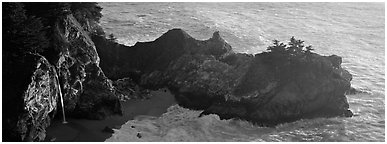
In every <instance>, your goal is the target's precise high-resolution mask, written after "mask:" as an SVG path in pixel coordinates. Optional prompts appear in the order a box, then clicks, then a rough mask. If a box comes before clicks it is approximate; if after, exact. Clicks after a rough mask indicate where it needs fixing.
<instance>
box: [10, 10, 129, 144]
mask: <svg viewBox="0 0 387 144" xmlns="http://www.w3.org/2000/svg"><path fill="white" fill-rule="evenodd" d="M53 23H54V24H53V27H52V28H51V29H52V35H51V36H52V37H51V38H52V39H51V41H52V43H53V48H50V49H49V50H48V51H47V52H46V53H44V55H45V56H47V58H48V60H47V59H46V58H45V57H43V56H40V55H31V54H27V56H25V57H23V59H20V60H13V59H12V60H11V59H7V58H6V59H5V60H4V61H5V63H4V66H5V69H6V70H5V71H3V72H4V73H3V78H4V80H5V81H4V83H5V85H3V90H4V93H3V114H4V115H3V134H4V135H3V136H4V141H43V140H44V139H45V129H46V128H47V127H48V126H49V125H50V122H51V120H52V119H53V117H54V116H55V115H58V116H59V115H61V113H58V114H56V110H57V108H58V105H59V104H60V102H59V101H58V100H59V98H58V97H59V92H60V91H61V92H62V94H63V98H64V107H65V112H66V116H68V117H78V118H89V119H102V118H105V117H106V116H107V115H111V114H122V111H121V104H120V102H119V99H118V97H117V96H116V95H115V90H114V87H113V86H112V84H111V81H110V80H109V79H107V77H106V76H105V75H104V73H103V72H102V70H101V68H100V67H99V57H98V54H97V51H96V48H95V45H94V43H93V41H92V40H91V39H90V37H89V36H88V34H89V33H88V32H85V31H84V28H83V27H82V26H81V25H80V24H79V23H78V22H77V20H76V19H75V18H74V17H73V16H72V15H71V14H69V15H67V16H64V17H63V18H60V19H57V20H56V21H54V22H53ZM7 57H9V56H7ZM60 117H61V116H60Z"/></svg>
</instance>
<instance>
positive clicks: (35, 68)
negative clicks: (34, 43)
mask: <svg viewBox="0 0 387 144" xmlns="http://www.w3.org/2000/svg"><path fill="white" fill-rule="evenodd" d="M24 61H25V62H22V63H19V64H16V63H15V65H14V66H21V67H20V70H27V71H25V73H27V74H26V75H19V77H21V78H20V79H11V81H12V80H15V82H13V83H12V82H11V83H5V84H6V85H7V86H5V87H3V88H4V91H5V92H4V95H3V102H5V103H3V114H4V115H3V136H4V138H5V140H6V141H42V140H44V138H45V129H46V128H47V127H48V126H49V125H50V122H51V120H52V119H53V118H54V115H55V113H56V110H57V101H58V97H59V87H58V86H59V85H58V81H57V79H56V71H55V68H54V66H52V65H51V64H50V63H49V62H48V61H47V60H46V59H45V58H44V57H42V56H40V55H27V56H26V57H25V59H24ZM22 66H24V67H22ZM30 72H32V73H30ZM17 74H20V73H19V72H18V71H14V75H7V76H10V77H11V78H12V77H14V76H17ZM26 78H27V79H30V80H24V81H28V82H30V83H29V84H28V85H27V87H18V86H20V85H19V84H18V83H20V82H21V81H19V82H17V81H16V80H22V79H26ZM5 79H6V80H5V82H7V81H8V80H10V79H9V78H5ZM19 92H23V93H22V94H20V93H19ZM11 99H12V100H13V101H11ZM4 130H5V131H4ZM4 132H5V133H4Z"/></svg>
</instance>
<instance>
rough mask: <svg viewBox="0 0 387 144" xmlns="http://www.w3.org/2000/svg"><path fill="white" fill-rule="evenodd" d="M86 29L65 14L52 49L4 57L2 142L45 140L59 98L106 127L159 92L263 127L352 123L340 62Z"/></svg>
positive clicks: (218, 41) (178, 36)
mask: <svg viewBox="0 0 387 144" xmlns="http://www.w3.org/2000/svg"><path fill="white" fill-rule="evenodd" d="M86 20H87V22H80V20H79V19H77V17H75V16H74V15H73V14H71V13H69V14H65V16H63V17H60V18H57V19H55V21H53V22H52V23H53V24H52V27H51V28H52V32H53V34H52V39H53V40H52V41H54V43H55V47H53V48H52V49H50V50H47V51H46V52H44V53H42V54H41V55H40V54H36V53H35V54H33V53H28V54H26V56H25V57H24V58H23V59H22V60H20V61H19V60H15V61H14V60H13V59H17V58H14V57H12V56H9V55H6V56H5V58H4V57H3V60H4V59H5V64H4V67H5V69H6V71H5V72H4V70H3V78H4V81H3V83H5V85H3V90H4V92H3V137H4V140H5V141H43V140H45V138H46V128H47V127H49V125H50V124H51V122H52V121H53V119H54V118H60V117H61V113H57V111H58V110H61V109H62V108H63V106H61V104H60V98H59V96H60V95H63V99H64V111H65V113H66V116H67V117H68V118H72V119H92V120H102V119H105V118H107V117H109V116H111V115H121V116H122V115H125V114H126V111H123V109H122V105H121V102H120V100H121V101H124V100H127V99H144V98H145V99H146V98H147V97H146V95H147V93H149V92H150V90H158V89H161V88H165V87H166V88H168V89H170V90H171V93H172V94H173V95H174V97H175V98H176V101H177V103H178V104H179V105H181V106H183V107H186V108H190V109H195V110H204V111H203V113H202V114H203V115H205V114H217V115H219V117H220V118H222V119H230V118H238V119H244V120H248V121H251V122H253V123H256V124H259V125H264V126H271V125H276V124H280V123H284V122H291V121H295V120H298V119H303V118H315V117H334V116H346V117H350V116H352V115H353V114H352V112H351V111H350V110H349V109H348V108H349V105H348V102H347V99H346V96H345V93H346V92H347V91H349V92H352V91H353V90H352V91H350V88H351V84H350V81H351V80H352V75H351V74H350V73H349V72H348V71H347V70H345V69H343V68H342V67H341V62H342V60H341V57H339V56H336V55H332V56H321V55H319V54H316V53H313V52H303V51H302V52H300V54H299V56H298V55H293V54H290V55H289V54H286V53H281V54H278V53H274V51H273V50H272V51H271V52H262V53H259V54H255V55H252V54H242V53H236V52H234V51H233V50H232V47H231V46H230V45H229V44H227V42H226V41H225V40H223V39H222V38H221V36H220V34H219V32H215V33H214V34H213V36H212V37H211V38H210V39H208V40H204V41H200V40H196V39H194V38H192V37H191V36H190V35H189V34H187V33H186V32H185V31H184V30H181V29H172V30H169V31H168V32H166V33H165V34H163V35H162V36H161V37H159V38H158V39H156V40H155V41H152V42H138V43H136V45H134V46H131V47H129V46H125V45H121V44H118V43H116V42H115V41H112V40H109V39H107V38H106V36H105V34H104V33H103V31H102V29H101V27H100V26H99V25H98V22H97V21H95V20H92V19H87V18H86ZM95 31H99V33H98V32H95ZM101 31H102V32H101Z"/></svg>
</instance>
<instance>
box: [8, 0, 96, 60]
mask: <svg viewBox="0 0 387 144" xmlns="http://www.w3.org/2000/svg"><path fill="white" fill-rule="evenodd" d="M3 4H4V5H3V9H2V11H3V16H2V20H3V47H4V50H5V52H4V53H3V56H5V57H6V58H11V57H10V56H12V57H15V58H17V57H20V56H21V57H22V56H24V55H26V53H38V54H42V55H45V56H46V55H47V54H48V55H55V54H53V53H52V52H51V51H56V50H52V49H49V51H50V52H48V53H46V52H47V48H48V47H52V48H56V47H58V45H57V44H56V43H58V42H57V41H58V39H56V38H55V32H54V27H55V26H54V25H55V23H56V22H57V21H58V20H61V19H63V18H64V17H66V16H67V15H69V14H73V15H74V17H75V18H76V19H77V20H78V21H79V22H80V23H81V24H82V25H85V24H87V23H88V22H89V21H95V22H97V23H98V21H99V19H100V18H101V17H102V14H101V10H102V8H101V7H99V6H98V5H97V3H91V2H87V3H82V2H73V3H70V2H39V3H37V2H27V3H20V2H6V3H3ZM47 57H50V56H47Z"/></svg>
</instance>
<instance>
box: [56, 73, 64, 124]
mask: <svg viewBox="0 0 387 144" xmlns="http://www.w3.org/2000/svg"><path fill="white" fill-rule="evenodd" d="M55 77H56V80H57V81H58V87H59V96H60V103H61V105H62V115H63V122H62V123H63V124H66V123H67V121H66V114H65V110H64V103H63V96H62V90H61V87H60V83H59V78H58V75H55Z"/></svg>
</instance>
